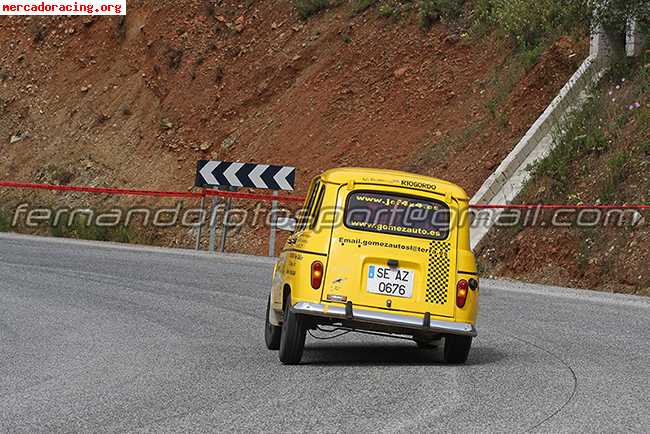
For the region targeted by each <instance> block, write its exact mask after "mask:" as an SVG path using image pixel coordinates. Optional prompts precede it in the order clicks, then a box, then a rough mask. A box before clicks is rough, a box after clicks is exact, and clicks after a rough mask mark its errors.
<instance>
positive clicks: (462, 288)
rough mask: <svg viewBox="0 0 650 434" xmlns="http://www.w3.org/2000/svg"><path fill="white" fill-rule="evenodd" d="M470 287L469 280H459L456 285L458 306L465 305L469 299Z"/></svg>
mask: <svg viewBox="0 0 650 434" xmlns="http://www.w3.org/2000/svg"><path fill="white" fill-rule="evenodd" d="M468 289H469V284H468V283H467V280H465V279H463V280H459V281H458V284H457V285H456V306H458V307H465V302H466V301H467V290H468Z"/></svg>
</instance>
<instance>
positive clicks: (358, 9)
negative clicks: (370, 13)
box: [352, 0, 378, 15]
mask: <svg viewBox="0 0 650 434" xmlns="http://www.w3.org/2000/svg"><path fill="white" fill-rule="evenodd" d="M377 1H378V0H354V1H353V2H352V12H353V13H354V14H355V15H356V14H360V13H362V12H364V11H365V10H366V9H368V8H369V7H371V6H373V5H374V4H375V3H377Z"/></svg>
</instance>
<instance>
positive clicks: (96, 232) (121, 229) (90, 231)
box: [49, 214, 155, 244]
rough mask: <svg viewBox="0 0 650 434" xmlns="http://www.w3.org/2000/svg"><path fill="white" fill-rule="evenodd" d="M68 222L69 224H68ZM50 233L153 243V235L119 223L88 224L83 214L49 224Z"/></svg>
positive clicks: (99, 239) (92, 238)
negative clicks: (109, 225) (114, 224)
mask: <svg viewBox="0 0 650 434" xmlns="http://www.w3.org/2000/svg"><path fill="white" fill-rule="evenodd" d="M68 223H70V224H68ZM49 232H50V235H51V236H53V237H59V238H78V239H82V240H91V241H112V242H117V243H135V244H154V242H153V241H154V238H155V237H154V236H152V235H151V234H147V233H144V232H143V231H135V230H134V229H132V228H131V227H125V226H123V225H119V226H116V227H102V226H97V225H88V224H87V218H86V216H85V215H83V214H79V215H77V216H75V219H74V221H73V222H68V221H67V220H65V219H64V220H62V221H60V222H58V223H57V224H56V225H54V224H53V222H51V223H50V225H49Z"/></svg>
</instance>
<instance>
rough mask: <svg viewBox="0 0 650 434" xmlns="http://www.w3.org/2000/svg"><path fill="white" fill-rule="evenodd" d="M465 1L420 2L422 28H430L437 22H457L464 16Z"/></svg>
mask: <svg viewBox="0 0 650 434" xmlns="http://www.w3.org/2000/svg"><path fill="white" fill-rule="evenodd" d="M464 3H465V1H464V0H420V2H419V4H418V6H419V14H418V15H419V19H420V27H422V28H423V29H428V28H430V27H431V26H432V25H433V24H435V23H436V22H438V21H440V20H443V21H455V20H457V19H459V18H460V17H461V16H462V15H463V8H464Z"/></svg>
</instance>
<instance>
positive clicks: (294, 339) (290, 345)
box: [279, 303, 307, 365]
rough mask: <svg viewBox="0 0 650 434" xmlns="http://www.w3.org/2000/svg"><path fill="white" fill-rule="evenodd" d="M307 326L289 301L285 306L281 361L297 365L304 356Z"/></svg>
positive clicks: (281, 338)
mask: <svg viewBox="0 0 650 434" xmlns="http://www.w3.org/2000/svg"><path fill="white" fill-rule="evenodd" d="M306 333H307V329H306V328H305V325H304V321H303V319H302V317H301V316H300V315H298V314H296V313H295V312H293V311H292V310H291V309H290V308H289V303H287V305H286V307H285V308H284V320H283V322H282V336H281V337H280V352H279V356H280V361H281V362H282V363H284V364H285V365H297V364H298V363H300V359H301V358H302V351H303V349H304V348H305V337H306V336H305V335H306Z"/></svg>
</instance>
